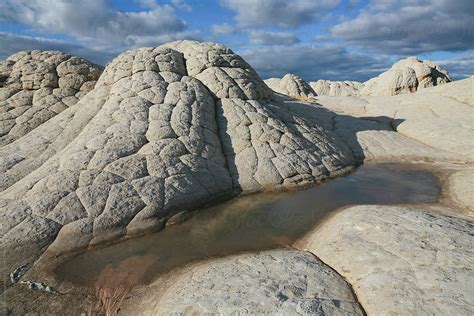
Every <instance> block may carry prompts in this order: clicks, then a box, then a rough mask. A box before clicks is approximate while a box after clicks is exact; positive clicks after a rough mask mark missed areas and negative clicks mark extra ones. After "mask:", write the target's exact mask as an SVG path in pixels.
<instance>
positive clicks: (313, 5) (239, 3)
mask: <svg viewBox="0 0 474 316" xmlns="http://www.w3.org/2000/svg"><path fill="white" fill-rule="evenodd" d="M339 3H340V0H292V1H288V0H221V4H222V5H223V6H225V7H227V8H230V9H231V10H233V11H235V12H236V13H237V15H236V21H237V23H238V24H239V25H241V26H277V27H292V28H294V27H298V26H301V25H304V24H308V23H311V22H314V21H315V20H316V19H317V18H318V17H319V14H320V12H321V11H322V9H328V8H334V7H336V6H338V5H339Z"/></svg>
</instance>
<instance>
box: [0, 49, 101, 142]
mask: <svg viewBox="0 0 474 316" xmlns="http://www.w3.org/2000/svg"><path fill="white" fill-rule="evenodd" d="M101 73H102V67H101V66H98V65H94V64H92V63H90V62H88V61H87V60H84V59H82V58H80V57H76V56H71V55H67V54H64V53H61V52H57V51H39V50H34V51H23V52H19V53H16V54H14V55H12V56H10V57H8V58H7V59H6V60H2V61H0V147H1V146H4V145H6V144H9V143H11V142H13V141H15V140H16V139H18V138H20V137H22V136H24V135H25V134H27V133H29V132H30V131H32V130H33V129H35V128H36V127H38V126H40V125H41V124H43V123H44V122H46V121H47V120H49V119H50V118H52V117H54V116H55V115H57V114H58V113H61V112H62V111H64V110H65V109H67V108H68V107H70V106H72V105H74V104H76V103H77V102H78V101H79V100H80V99H81V98H82V97H83V96H84V95H86V94H87V92H89V91H91V90H92V89H93V88H94V85H95V83H96V81H97V79H98V78H99V76H100V74H101Z"/></svg>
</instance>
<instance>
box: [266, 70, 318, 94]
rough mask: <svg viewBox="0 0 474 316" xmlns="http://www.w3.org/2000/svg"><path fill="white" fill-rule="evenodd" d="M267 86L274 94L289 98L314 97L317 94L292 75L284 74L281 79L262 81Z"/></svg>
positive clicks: (305, 83)
mask: <svg viewBox="0 0 474 316" xmlns="http://www.w3.org/2000/svg"><path fill="white" fill-rule="evenodd" d="M264 82H265V83H266V84H267V86H269V87H270V89H272V90H273V91H275V92H278V93H281V94H284V95H287V96H290V97H305V98H309V97H315V96H317V93H316V92H315V91H314V90H313V88H312V87H311V86H310V85H309V84H308V83H307V82H306V81H304V80H303V79H301V78H300V77H298V76H297V75H293V74H286V75H285V76H284V77H283V78H281V79H279V78H270V79H266V80H264Z"/></svg>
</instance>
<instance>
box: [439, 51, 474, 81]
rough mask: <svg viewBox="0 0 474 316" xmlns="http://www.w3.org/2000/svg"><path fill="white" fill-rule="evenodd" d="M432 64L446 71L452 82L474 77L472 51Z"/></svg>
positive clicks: (473, 54)
mask: <svg viewBox="0 0 474 316" xmlns="http://www.w3.org/2000/svg"><path fill="white" fill-rule="evenodd" d="M434 62H435V63H437V64H439V65H440V66H441V67H443V68H444V69H446V70H447V71H448V72H449V74H450V76H451V77H452V78H453V79H454V80H459V79H464V78H467V77H470V76H473V75H474V50H470V51H466V52H465V53H463V54H461V55H459V56H456V57H453V58H451V59H445V60H436V61H434Z"/></svg>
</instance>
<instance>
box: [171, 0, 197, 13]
mask: <svg viewBox="0 0 474 316" xmlns="http://www.w3.org/2000/svg"><path fill="white" fill-rule="evenodd" d="M171 4H172V5H173V6H174V7H175V8H177V9H180V10H183V11H187V12H190V11H192V10H193V8H192V7H191V6H190V5H189V4H187V3H186V2H185V1H184V0H171Z"/></svg>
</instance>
